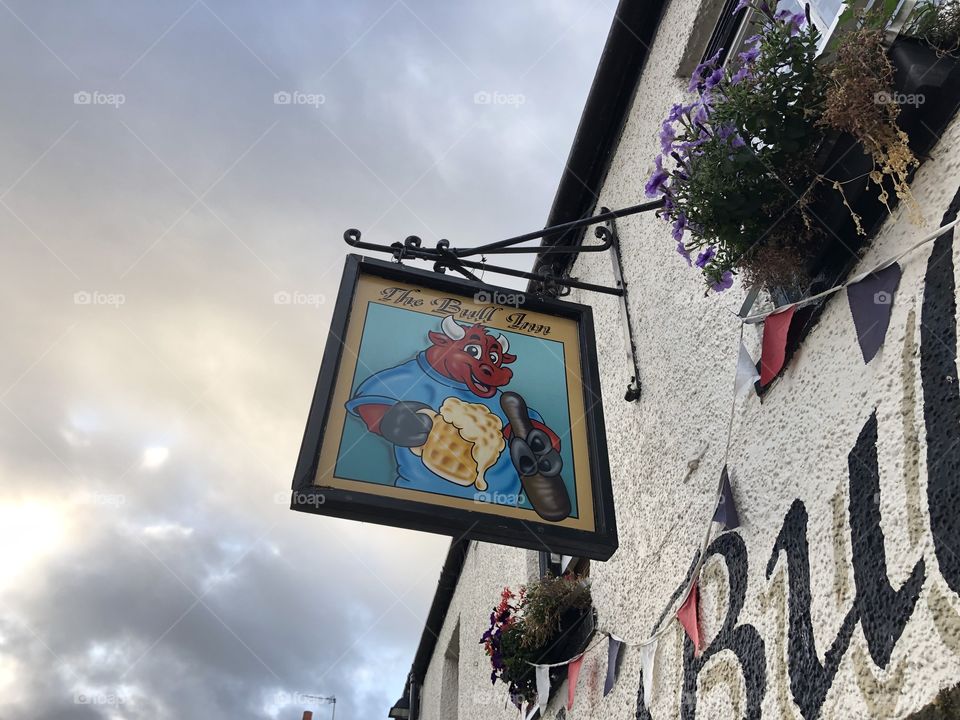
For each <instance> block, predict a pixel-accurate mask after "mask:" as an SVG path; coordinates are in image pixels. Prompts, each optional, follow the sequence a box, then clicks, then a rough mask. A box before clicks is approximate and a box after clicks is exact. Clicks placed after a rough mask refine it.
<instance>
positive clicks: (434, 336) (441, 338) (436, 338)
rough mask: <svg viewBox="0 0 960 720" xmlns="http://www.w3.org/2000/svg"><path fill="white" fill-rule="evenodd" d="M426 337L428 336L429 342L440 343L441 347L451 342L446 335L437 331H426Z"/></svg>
mask: <svg viewBox="0 0 960 720" xmlns="http://www.w3.org/2000/svg"><path fill="white" fill-rule="evenodd" d="M427 337H429V338H430V342H432V343H433V344H434V345H440V346H441V347H445V346H447V345H449V344H450V343H451V342H453V341H452V340H451V339H450V338H448V337H447V336H446V335H444V334H443V333H438V332H428V333H427Z"/></svg>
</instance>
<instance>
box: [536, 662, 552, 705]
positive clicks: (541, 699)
mask: <svg viewBox="0 0 960 720" xmlns="http://www.w3.org/2000/svg"><path fill="white" fill-rule="evenodd" d="M536 667H537V705H539V706H540V717H543V714H544V713H545V712H546V711H547V700H549V699H550V668H549V666H547V665H537V666H536Z"/></svg>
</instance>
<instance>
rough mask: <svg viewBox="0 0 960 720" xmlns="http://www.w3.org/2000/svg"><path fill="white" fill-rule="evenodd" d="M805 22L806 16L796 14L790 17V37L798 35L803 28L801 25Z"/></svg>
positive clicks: (800, 13) (799, 13)
mask: <svg viewBox="0 0 960 720" xmlns="http://www.w3.org/2000/svg"><path fill="white" fill-rule="evenodd" d="M806 21H807V16H806V15H805V14H804V13H802V12H798V13H795V14H794V15H791V16H790V20H789V23H790V37H796V36H797V35H799V34H800V28H801V27H803V24H804V23H805V22H806Z"/></svg>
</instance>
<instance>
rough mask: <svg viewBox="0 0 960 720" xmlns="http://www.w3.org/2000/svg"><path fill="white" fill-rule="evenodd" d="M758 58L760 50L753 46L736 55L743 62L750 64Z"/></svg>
mask: <svg viewBox="0 0 960 720" xmlns="http://www.w3.org/2000/svg"><path fill="white" fill-rule="evenodd" d="M759 56H760V48H759V47H757V46H756V45H754V46H753V47H751V48H748V49H746V50H744V51H743V52H742V53H740V54H739V55H737V57H739V58H740V59H741V60H743V62H745V63H752V62H753V61H754V60H756V59H757V58H758V57H759Z"/></svg>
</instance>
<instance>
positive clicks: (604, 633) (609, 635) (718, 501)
mask: <svg viewBox="0 0 960 720" xmlns="http://www.w3.org/2000/svg"><path fill="white" fill-rule="evenodd" d="M958 223H960V218H958V219H957V220H954V221H952V222H950V223H946V224H944V225H941V226H940V227H938V228H937V229H936V230H935V231H933V232H931V233H929V234H927V235H925V236H924V237H923V238H922V239H920V240H919V241H917V242H916V243H914V244H913V245H911V246H910V247H909V248H907V249H906V250H904V251H903V252H901V253H899V254H897V255H894V256H892V257H890V258H887V259H886V260H884V261H883V262H881V263H879V264H877V265H875V266H874V267H872V268H871V269H869V270H867V271H865V272H862V273H860V274H858V275H856V276H854V277H852V278H850V279H849V280H847V281H846V282H844V283H841V284H839V285H836V286H834V287H832V288H829V289H828V290H824V291H823V292H820V293H817V294H815V295H811V296H809V297H807V298H803V299H801V300H798V301H797V302H794V303H790V304H787V305H782V306H780V307H777V308H774V309H772V310H768V311H764V312H761V313H754V314H753V315H745V316H741V315H739V314H738V315H737V318H738V319H739V320H740V333H739V339H738V343H737V345H738V350H739V353H738V360H737V372H736V373H735V377H734V383H733V398H732V400H731V403H730V418H729V422H728V423H727V437H726V443H725V445H724V451H723V470H722V472H721V473H720V479H719V482H718V484H717V491H716V497H715V502H714V514H713V516H712V517H711V520H710V522H708V523H707V526H706V529H705V530H704V533H703V539H702V541H701V543H700V551H699V553H698V556H697V559H696V562H695V563H694V566H693V568H692V570H691V572H690V576H689V579H688V581H687V585H686V588H685V589H684V591H683V592H682V593H681V594H680V595H678V596H677V598H676V599H675V600H672V601H671V602H670V603H669V604H668V605H667V606H666V608H665V609H664V612H663V616H662V620H660V621H659V622H658V625H657V626H656V629H655V630H654V632H653V633H652V634H651V635H650V636H649V637H647V638H646V639H644V640H640V641H630V640H626V639H624V638H622V637H620V636H619V635H618V634H615V633H613V632H612V631H609V630H600V631H599V632H598V633H597V639H596V640H595V641H593V642H592V643H590V644H589V645H588V646H587V647H586V648H585V649H584V650H583V651H582V652H580V653H578V654H577V655H574V656H573V657H571V658H570V659H568V660H564V661H563V662H557V663H550V664H538V663H532V662H528V664H529V665H532V666H534V667H535V668H537V669H538V670H539V672H540V674H541V677H542V674H543V673H544V672H545V671H546V669H548V668H555V667H560V666H563V665H569V664H570V663H574V662H577V661H579V660H581V659H582V658H583V657H584V656H586V655H587V653H589V652H590V651H591V650H593V649H594V648H596V647H597V646H598V645H600V643H601V642H603V640H604V639H607V640H609V641H614V642H616V643H618V644H619V645H620V646H623V647H634V648H641V651H642V653H643V658H642V659H643V663H642V665H643V667H642V672H643V673H644V677H643V683H644V688H645V692H644V697H645V700H646V701H647V702H649V700H650V696H651V694H652V687H653V678H652V677H650V675H652V668H653V662H654V659H653V658H654V654H655V653H656V647H655V644H656V643H657V641H658V640H659V639H660V638H661V637H663V635H665V634H666V633H667V632H668V631H669V630H671V629H672V626H673V622H674V621H677V622H679V623H680V624H681V625H682V626H684V625H692V631H691V630H690V629H688V628H686V627H685V628H684V629H686V630H687V633H688V636H690V637H691V640H692V641H693V642H694V645H695V646H698V645H699V641H698V636H699V632H698V630H697V626H696V623H697V616H698V609H697V598H696V597H694V600H693V603H692V607H690V608H688V607H687V603H688V601H689V600H690V596H691V593H695V592H696V588H697V581H698V579H699V576H700V571H701V569H702V568H703V564H704V562H705V561H706V555H707V548H708V547H709V545H710V541H711V536H712V535H713V531H714V525H718V524H719V525H722V526H723V531H726V530H730V529H733V528H735V527H738V526H739V518H738V515H737V510H736V506H735V503H734V502H733V497H732V490H731V483H730V476H729V472H728V465H729V460H730V446H731V444H732V441H733V421H734V418H735V416H736V406H737V399H738V397H739V395H740V393H739V390H740V389H741V388H740V384H741V369H742V368H741V365H743V364H744V363H743V360H742V359H741V357H740V354H747V353H746V350H745V348H744V345H743V335H744V327H745V326H746V325H748V324H756V323H760V322H763V321H764V320H766V319H767V318H768V317H770V316H771V315H775V314H779V313H783V314H784V315H788V314H789V315H790V316H792V315H793V310H796V309H797V308H802V307H806V306H808V305H812V304H814V303H816V302H818V301H819V300H822V299H823V298H826V297H829V296H830V295H832V294H834V293H836V292H838V291H840V290H843V289H845V288H849V287H850V286H852V285H856V284H858V283H861V282H863V281H864V280H866V279H868V278H870V277H871V276H874V275H876V274H877V273H880V272H882V271H883V270H886V269H887V268H889V267H891V266H893V265H894V264H896V263H898V262H899V261H900V260H902V259H903V258H904V257H906V256H907V255H909V254H910V253H913V252H915V251H916V250H918V249H919V248H921V247H923V246H924V245H926V244H928V243H930V242H933V241H934V240H936V239H937V238H939V237H940V236H941V235H943V234H944V233H946V232H948V231H950V230H952V229H953V228H954V227H955V226H957V224H958ZM897 272H899V270H898V271H897ZM896 279H897V280H899V274H897V275H896ZM892 287H893V288H894V290H895V288H896V285H895V284H894V285H893V286H892ZM873 289H875V287H871V290H873ZM891 294H892V293H891ZM853 303H854V301H853V300H851V311H852V312H853V308H852V306H853ZM854 322H855V324H856V322H857V317H856V315H855V316H854ZM875 324H876V323H875ZM785 325H786V327H785V328H778V329H779V330H781V331H782V332H783V334H785V332H786V330H787V329H789V318H787V322H786V323H785ZM765 333H766V328H765ZM885 333H886V325H883V327H882V330H881V335H880V337H879V340H878V339H877V338H874V339H873V341H872V342H873V344H874V345H876V347H879V344H881V343H882V342H883V335H884V334H885ZM860 335H861V333H860V331H859V328H858V340H861V337H860ZM861 349H864V346H863V342H862V341H861ZM873 352H875V348H874V350H873ZM871 357H872V354H871V355H869V356H868V353H867V350H865V349H864V361H865V362H869V360H870V359H871ZM751 360H752V359H751ZM775 362H776V361H775ZM760 365H761V371H763V365H764V363H763V358H761V361H760ZM780 367H782V363H780V364H779V365H777V366H776V371H775V372H774V373H773V374H774V375H776V374H777V372H779V368H780ZM769 370H770V369H769V368H768V369H767V371H768V372H769ZM762 374H763V372H761V376H762ZM753 377H757V375H756V374H754V375H753ZM761 383H763V380H761ZM721 511H722V512H721ZM675 526H676V523H675V524H674V526H673V527H675ZM673 527H671V529H670V530H669V531H668V533H667V536H668V537H670V536H671V535H672V532H673ZM681 613H682V614H683V615H684V618H683V619H681V618H680V614H681ZM651 646H653V647H651ZM696 650H697V652H699V647H696ZM620 652H621V647H619V646H618V647H617V649H616V652H613V651H612V650H611V649H610V648H608V660H607V662H608V665H609V664H610V663H611V662H616V658H618V657H619V654H620ZM614 682H615V668H611V667H608V668H607V683H606V684H605V687H604V695H606V694H607V693H608V692H610V689H611V688H612V685H613V683H614ZM547 683H548V685H549V680H547ZM569 692H570V695H569V704H572V702H573V689H572V688H571V689H570V691H569ZM543 702H544V703H545V702H546V700H545V699H543Z"/></svg>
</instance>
